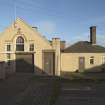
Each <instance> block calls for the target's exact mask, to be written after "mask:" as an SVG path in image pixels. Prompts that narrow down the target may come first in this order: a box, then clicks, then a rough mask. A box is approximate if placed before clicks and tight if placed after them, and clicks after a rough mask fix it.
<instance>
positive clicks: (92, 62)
mask: <svg viewBox="0 0 105 105" xmlns="http://www.w3.org/2000/svg"><path fill="white" fill-rule="evenodd" d="M90 64H94V57H93V56H92V57H90Z"/></svg>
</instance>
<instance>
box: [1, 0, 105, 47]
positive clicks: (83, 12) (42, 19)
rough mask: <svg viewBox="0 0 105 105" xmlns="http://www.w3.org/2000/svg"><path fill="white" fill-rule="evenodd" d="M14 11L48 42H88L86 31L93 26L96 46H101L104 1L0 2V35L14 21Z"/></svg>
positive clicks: (103, 40) (104, 42)
mask: <svg viewBox="0 0 105 105" xmlns="http://www.w3.org/2000/svg"><path fill="white" fill-rule="evenodd" d="M15 7H16V16H17V17H20V18H22V19H23V20H25V21H26V22H27V23H28V24H30V25H32V26H37V27H38V30H39V31H40V32H41V33H42V35H44V36H46V37H47V38H48V39H51V38H52V37H60V38H61V39H62V40H66V41H67V42H68V43H70V44H72V43H74V42H77V41H80V40H89V34H90V33H89V27H90V26H92V25H96V26H97V42H98V44H101V45H105V0H15V1H14V0H0V31H3V30H4V29H5V27H8V25H10V24H11V23H12V22H13V21H14V18H15Z"/></svg>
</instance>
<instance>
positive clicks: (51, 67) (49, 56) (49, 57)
mask: <svg viewBox="0 0 105 105" xmlns="http://www.w3.org/2000/svg"><path fill="white" fill-rule="evenodd" d="M43 56H44V57H43V66H44V67H43V68H44V72H45V73H46V74H48V75H55V53H54V52H44V54H43Z"/></svg>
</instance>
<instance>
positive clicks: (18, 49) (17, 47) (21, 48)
mask: <svg viewBox="0 0 105 105" xmlns="http://www.w3.org/2000/svg"><path fill="white" fill-rule="evenodd" d="M16 51H24V45H16Z"/></svg>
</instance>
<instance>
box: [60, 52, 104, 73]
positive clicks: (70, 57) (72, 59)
mask: <svg viewBox="0 0 105 105" xmlns="http://www.w3.org/2000/svg"><path fill="white" fill-rule="evenodd" d="M91 56H94V64H93V65H92V64H90V57H91ZM102 56H105V53H61V71H64V72H74V71H76V70H78V69H79V61H78V59H79V57H85V68H86V69H87V70H88V69H90V68H94V67H96V66H101V64H102Z"/></svg>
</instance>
